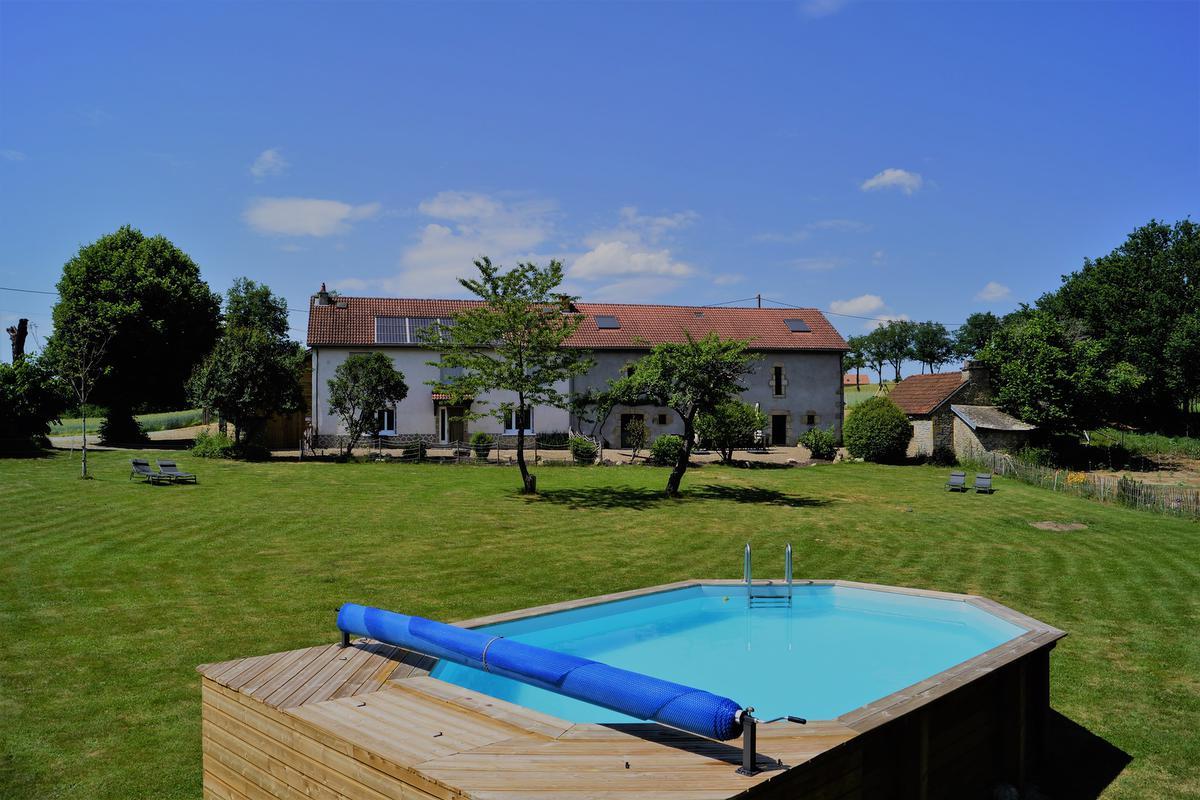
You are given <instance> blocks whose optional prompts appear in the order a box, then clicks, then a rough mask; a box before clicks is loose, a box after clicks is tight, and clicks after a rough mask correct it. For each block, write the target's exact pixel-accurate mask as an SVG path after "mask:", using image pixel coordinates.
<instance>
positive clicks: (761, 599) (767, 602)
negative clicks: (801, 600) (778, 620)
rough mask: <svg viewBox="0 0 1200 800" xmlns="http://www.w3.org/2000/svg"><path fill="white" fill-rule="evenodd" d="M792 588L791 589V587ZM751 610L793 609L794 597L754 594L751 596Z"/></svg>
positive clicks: (789, 595)
mask: <svg viewBox="0 0 1200 800" xmlns="http://www.w3.org/2000/svg"><path fill="white" fill-rule="evenodd" d="M789 588H790V587H789ZM750 607H751V608H791V607H792V595H791V592H790V591H789V592H788V594H752V595H750Z"/></svg>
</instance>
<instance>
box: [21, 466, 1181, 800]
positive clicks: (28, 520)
mask: <svg viewBox="0 0 1200 800" xmlns="http://www.w3.org/2000/svg"><path fill="white" fill-rule="evenodd" d="M128 457H129V454H128V453H119V452H98V453H95V454H94V455H93V456H92V463H93V467H94V470H95V473H96V476H97V479H96V480H93V481H80V480H78V479H77V478H76V477H75V475H76V472H77V465H76V462H75V461H73V460H71V459H70V458H69V457H68V456H66V455H55V456H52V457H47V458H42V459H32V460H11V459H10V460H0V509H3V516H2V517H0V519H2V520H3V523H2V530H3V533H2V534H0V542H2V544H0V548H2V550H0V598H3V601H2V602H3V605H2V617H0V618H2V620H3V627H2V628H0V666H2V669H3V671H2V672H0V744H2V748H0V753H2V754H3V761H2V762H0V763H2V769H3V772H2V773H0V796H2V797H5V798H34V797H37V798H120V799H121V800H124V799H125V798H134V797H137V798H142V797H147V798H150V797H152V798H176V797H186V798H198V797H200V701H199V679H198V676H197V675H196V674H195V672H194V671H193V667H194V666H195V665H196V664H199V663H201V662H208V661H218V660H222V659H229V658H234V657H238V656H246V655H251V654H257V653H268V652H274V651H278V650H283V649H286V648H295V647H301V646H306V645H315V644H319V643H324V642H330V641H333V639H334V638H335V635H336V632H335V629H334V613H333V611H334V609H335V608H336V607H337V606H338V605H339V604H340V603H341V602H343V601H346V600H354V601H357V602H363V603H369V604H375V605H380V606H384V607H387V608H392V609H397V610H402V611H407V612H412V613H417V614H422V615H426V616H430V617H433V618H435V619H443V620H454V619H462V618H466V617H471V616H476V615H482V614H487V613H491V612H497V611H502V610H505V609H512V608H521V607H525V606H531V605H535V604H539V603H549V602H554V601H559V600H567V599H570V598H576V597H583V596H587V595H594V594H599V593H603V592H613V591H618V590H622V589H631V588H635V587H639V586H646V585H650V584H657V583H662V582H666V581H672V580H677V579H681V578H686V577H739V576H740V571H741V563H742V559H741V555H742V544H743V543H744V542H745V541H746V540H747V539H749V540H751V541H752V542H753V543H754V546H755V549H756V551H757V552H758V554H759V560H758V561H759V565H758V568H759V570H760V571H761V572H762V574H763V575H766V574H767V573H768V572H770V573H778V572H780V571H781V570H782V564H781V562H782V549H783V544H784V543H785V542H788V541H791V542H792V543H793V544H794V545H795V548H796V573H797V575H798V576H811V577H825V578H835V577H836V578H847V579H855V580H863V581H875V582H881V583H892V584H903V585H909V586H920V587H927V588H933V589H941V590H948V591H956V592H977V593H980V594H984V595H987V596H989V597H992V598H995V599H996V600H998V601H1000V602H1002V603H1005V604H1008V605H1010V606H1012V607H1014V608H1016V609H1018V610H1020V611H1023V612H1026V613H1028V614H1031V615H1033V616H1035V617H1038V618H1040V619H1042V620H1045V621H1046V622H1049V623H1050V624H1053V625H1056V626H1058V627H1060V628H1063V629H1064V630H1066V631H1068V632H1069V634H1070V636H1069V637H1068V638H1067V639H1066V640H1064V641H1063V642H1062V643H1061V644H1060V645H1059V648H1058V649H1057V650H1056V652H1055V655H1054V659H1053V677H1052V682H1053V703H1054V706H1055V707H1056V708H1057V709H1058V710H1059V711H1061V712H1062V713H1063V714H1065V715H1067V716H1068V717H1069V718H1070V719H1072V720H1074V721H1075V722H1077V723H1078V724H1080V725H1082V726H1084V727H1086V728H1087V729H1089V730H1091V731H1092V732H1093V733H1095V734H1096V735H1098V736H1101V737H1103V738H1104V739H1107V740H1108V741H1109V742H1111V743H1112V744H1113V745H1115V746H1116V747H1119V748H1121V749H1123V750H1124V751H1126V752H1127V753H1129V754H1130V755H1131V756H1132V758H1133V760H1132V762H1131V763H1130V764H1129V765H1128V766H1127V767H1126V768H1125V770H1124V772H1123V773H1122V774H1121V776H1120V777H1119V778H1118V779H1117V781H1116V782H1115V783H1114V784H1113V785H1112V786H1111V787H1110V788H1109V790H1108V792H1107V793H1106V795H1105V796H1106V797H1111V798H1132V797H1142V798H1165V797H1172V798H1178V797H1200V766H1198V765H1200V732H1198V731H1200V635H1197V631H1198V630H1200V603H1198V600H1197V594H1198V593H1200V525H1197V524H1194V523H1188V522H1185V521H1180V520H1175V519H1170V518H1165V517H1160V516H1156V515H1151V514H1143V513H1139V512H1136V511H1132V510H1127V509H1122V508H1115V507H1108V506H1104V505H1100V504H1097V503H1093V502H1090V501H1086V500H1082V499H1077V498H1072V497H1067V496H1063V495H1059V494H1053V493H1051V492H1048V491H1045V490H1041V489H1037V488H1034V487H1030V486H1025V485H1021V484H1017V483H1012V482H1006V481H1003V479H1001V480H1000V482H999V486H1000V492H999V493H998V494H996V495H994V496H990V497H989V496H984V495H978V496H977V495H967V496H962V495H954V496H948V495H946V494H945V493H944V492H943V490H942V488H941V487H942V483H943V482H944V479H945V471H944V470H936V469H932V468H926V467H880V466H873V465H865V464H836V465H828V466H818V467H812V468H805V469H790V470H753V471H751V470H736V469H730V468H722V467H705V468H703V469H698V470H695V471H692V472H689V473H688V476H687V477H686V478H685V480H684V487H685V489H686V490H687V492H688V496H687V497H685V498H684V499H682V500H678V501H668V500H663V499H661V498H660V496H659V490H660V489H661V487H662V486H663V484H664V483H665V481H666V473H665V471H663V470H659V469H654V468H649V467H609V468H599V467H589V468H581V467H557V468H548V467H544V468H542V469H541V470H540V471H539V486H540V487H542V488H543V490H544V495H543V496H542V497H541V498H540V499H526V498H523V497H521V496H519V495H517V494H516V493H515V491H514V489H515V487H516V486H517V484H518V483H519V480H518V476H517V473H516V471H515V470H514V469H511V468H500V467H471V466H461V467H452V466H431V465H399V464H383V463H380V464H375V463H370V464H366V463H364V464H332V463H311V462H309V463H270V464H240V463H230V462H210V461H202V460H198V459H193V458H190V457H188V456H186V455H183V456H182V457H181V458H180V463H181V466H182V467H183V468H184V469H192V470H194V471H195V472H198V473H199V474H200V481H201V482H200V484H199V485H198V486H188V487H182V486H180V487H170V486H168V487H151V486H146V485H141V484H137V483H131V482H128V481H127V480H126V472H127V471H126V466H125V465H126V463H127V461H126V459H127V458H128ZM1037 520H1051V521H1059V522H1082V523H1085V524H1087V525H1088V526H1089V527H1088V529H1087V530H1084V531H1077V532H1072V533H1052V532H1045V531H1041V530H1036V529H1034V528H1032V527H1030V526H1029V524H1028V523H1029V522H1030V521H1037Z"/></svg>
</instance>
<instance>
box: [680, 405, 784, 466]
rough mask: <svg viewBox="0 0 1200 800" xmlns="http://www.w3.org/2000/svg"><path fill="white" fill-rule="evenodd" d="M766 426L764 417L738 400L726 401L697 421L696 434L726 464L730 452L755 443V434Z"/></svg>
mask: <svg viewBox="0 0 1200 800" xmlns="http://www.w3.org/2000/svg"><path fill="white" fill-rule="evenodd" d="M766 426H767V415H766V414H764V413H763V412H762V411H759V410H758V409H757V408H755V407H754V406H752V405H750V404H749V403H743V402H742V401H741V400H727V401H726V402H724V403H721V404H720V405H719V406H717V407H716V408H715V409H713V410H712V411H711V412H710V413H708V414H701V415H700V416H698V417H697V418H696V432H697V433H698V434H700V439H701V441H705V442H709V443H710V444H711V445H712V446H713V448H714V449H715V450H716V451H717V453H718V454H719V455H720V456H721V461H722V462H724V463H726V464H728V463H730V462H731V461H733V451H734V450H735V449H736V448H738V447H746V446H748V445H750V444H752V443H753V442H754V434H755V433H756V432H758V431H761V430H762V429H763V428H765V427H766Z"/></svg>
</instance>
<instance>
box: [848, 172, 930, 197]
mask: <svg viewBox="0 0 1200 800" xmlns="http://www.w3.org/2000/svg"><path fill="white" fill-rule="evenodd" d="M924 182H925V181H924V179H923V178H922V177H921V175H920V174H919V173H916V172H909V171H908V170H906V169H897V168H895V167H888V168H887V169H885V170H884V171H883V172H880V173H877V174H876V175H874V176H873V177H870V178H868V179H867V180H865V181H863V183H862V186H861V187H860V188H861V189H862V190H863V191H864V192H873V191H878V190H880V189H899V190H900V191H902V192H904V193H905V194H912V193H913V192H915V191H917V190H918V189H920V188H921V184H922V183H924Z"/></svg>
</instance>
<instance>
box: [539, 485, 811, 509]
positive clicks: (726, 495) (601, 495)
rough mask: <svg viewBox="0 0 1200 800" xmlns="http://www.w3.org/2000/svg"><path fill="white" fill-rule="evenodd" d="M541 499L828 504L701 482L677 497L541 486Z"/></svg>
mask: <svg viewBox="0 0 1200 800" xmlns="http://www.w3.org/2000/svg"><path fill="white" fill-rule="evenodd" d="M538 496H539V497H540V499H541V501H542V502H546V503H556V504H560V505H565V506H570V507H571V508H628V509H632V510H634V511H640V510H642V509H647V508H653V507H654V506H657V505H659V504H661V503H680V502H687V501H688V500H721V501H725V502H732V503H753V504H758V505H775V506H786V507H789V508H812V507H817V506H824V505H828V504H829V501H828V500H821V499H817V498H813V497H801V496H799V495H791V494H784V493H783V492H779V491H776V490H775V489H763V488H759V487H754V486H714V485H704V486H695V487H693V488H690V489H686V490H684V492H683V496H682V497H679V498H671V497H667V496H666V494H664V492H663V491H662V490H661V489H644V488H634V487H630V486H591V487H587V488H582V489H544V490H542V492H541V494H540V495H538Z"/></svg>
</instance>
